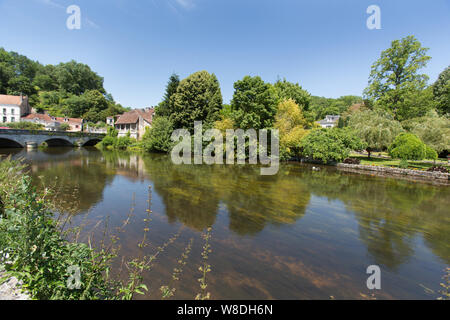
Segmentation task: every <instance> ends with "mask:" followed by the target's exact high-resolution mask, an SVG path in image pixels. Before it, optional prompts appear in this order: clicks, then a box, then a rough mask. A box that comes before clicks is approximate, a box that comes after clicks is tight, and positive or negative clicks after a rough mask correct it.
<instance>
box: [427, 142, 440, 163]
mask: <svg viewBox="0 0 450 320" xmlns="http://www.w3.org/2000/svg"><path fill="white" fill-rule="evenodd" d="M437 158H438V154H437V152H436V150H434V149H433V148H431V147H430V146H427V145H425V159H429V160H437Z"/></svg>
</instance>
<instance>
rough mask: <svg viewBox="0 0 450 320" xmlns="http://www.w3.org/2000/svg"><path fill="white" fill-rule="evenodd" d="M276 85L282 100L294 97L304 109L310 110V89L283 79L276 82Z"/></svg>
mask: <svg viewBox="0 0 450 320" xmlns="http://www.w3.org/2000/svg"><path fill="white" fill-rule="evenodd" d="M274 87H275V89H276V90H277V93H278V98H279V99H280V102H282V101H284V100H289V99H292V100H293V101H294V102H295V103H296V104H297V105H298V106H299V107H300V108H301V110H302V111H308V109H309V103H310V99H311V95H310V94H309V93H308V91H306V90H303V88H302V87H301V86H300V85H299V84H298V83H292V82H289V81H286V79H283V80H278V81H277V82H275V84H274Z"/></svg>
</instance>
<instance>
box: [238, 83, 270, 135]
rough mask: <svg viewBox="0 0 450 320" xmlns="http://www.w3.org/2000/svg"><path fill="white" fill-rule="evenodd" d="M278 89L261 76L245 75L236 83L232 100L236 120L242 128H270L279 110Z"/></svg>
mask: <svg viewBox="0 0 450 320" xmlns="http://www.w3.org/2000/svg"><path fill="white" fill-rule="evenodd" d="M277 102H278V95H277V90H276V89H275V88H274V87H273V86H272V85H271V84H270V83H265V82H264V81H263V80H262V79H261V78H260V77H258V76H256V77H250V76H245V77H244V78H243V79H242V80H238V81H236V82H235V83H234V95H233V99H232V100H231V108H232V110H233V117H234V122H235V124H236V126H237V127H238V128H241V129H249V128H253V129H256V130H257V129H262V128H270V127H272V125H273V121H274V117H275V114H276V112H277Z"/></svg>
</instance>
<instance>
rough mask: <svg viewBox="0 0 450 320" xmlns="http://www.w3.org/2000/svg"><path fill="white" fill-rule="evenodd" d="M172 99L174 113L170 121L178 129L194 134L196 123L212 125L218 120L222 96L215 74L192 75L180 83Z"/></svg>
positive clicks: (204, 72)
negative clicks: (184, 129) (187, 130)
mask: <svg viewBox="0 0 450 320" xmlns="http://www.w3.org/2000/svg"><path fill="white" fill-rule="evenodd" d="M172 98H173V108H174V111H173V112H172V113H171V114H170V120H171V121H172V122H173V126H174V128H176V129H180V128H186V129H189V130H191V131H192V132H193V129H194V121H203V122H204V124H205V125H208V124H210V125H212V124H213V123H214V121H216V120H218V117H219V116H218V113H219V111H220V109H221V108H222V94H221V92H220V86H219V81H218V80H217V78H216V76H215V75H214V74H210V73H208V72H207V71H199V72H196V73H194V74H191V75H190V76H189V77H187V78H186V79H183V80H182V81H181V82H180V84H179V86H178V88H177V91H176V93H175V94H174V95H173V96H172Z"/></svg>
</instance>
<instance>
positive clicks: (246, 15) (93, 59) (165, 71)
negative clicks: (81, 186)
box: [0, 0, 450, 108]
mask: <svg viewBox="0 0 450 320" xmlns="http://www.w3.org/2000/svg"><path fill="white" fill-rule="evenodd" d="M72 4H75V5H78V6H79V7H80V9H81V14H82V25H81V29H80V30H69V29H67V28H66V20H67V18H68V17H69V14H67V13H66V8H67V7H68V6H69V5H72ZM372 4H376V5H378V6H380V8H381V24H382V29H381V30H369V29H368V28H367V27H366V20H367V18H368V16H369V15H368V14H367V13H366V9H367V7H368V6H369V5H372ZM0 12H2V15H1V17H2V18H1V19H0V47H4V48H5V49H6V50H8V51H16V52H19V53H21V54H24V55H26V56H28V57H29V58H32V59H33V60H38V61H40V62H41V63H44V64H57V63H59V62H66V61H69V60H72V59H74V60H77V61H79V62H83V63H86V64H88V65H89V66H90V67H91V68H92V69H93V70H94V71H96V72H97V73H98V74H99V75H101V76H103V77H104V78H105V88H106V90H107V91H108V92H110V93H112V95H113V96H114V98H115V100H116V101H118V102H120V103H122V104H123V105H124V106H130V107H135V108H142V107H146V106H152V105H156V104H157V103H159V102H160V101H161V98H162V96H163V94H164V88H165V86H166V83H167V80H168V78H169V76H170V74H171V73H172V72H177V73H178V74H179V75H180V76H181V78H184V77H186V76H188V75H189V74H191V73H193V72H195V71H199V70H207V71H209V72H212V73H215V74H216V75H217V77H218V79H219V81H220V84H221V88H222V94H223V97H224V102H225V103H228V102H229V101H230V99H231V98H232V95H233V83H234V82H235V81H236V80H238V79H242V78H243V77H244V76H245V75H259V76H261V77H262V78H263V79H264V80H265V81H268V82H274V81H276V79H277V78H278V77H280V78H286V79H287V80H289V81H292V82H298V83H299V84H300V85H301V86H302V87H303V88H304V89H306V90H308V91H309V92H310V93H311V94H313V95H320V96H326V97H339V96H341V95H348V94H354V95H361V94H362V90H363V89H364V88H365V86H366V85H367V78H368V75H369V72H370V66H371V64H372V63H373V62H374V61H375V60H376V59H377V58H378V57H379V55H380V52H381V51H382V50H384V49H386V48H387V47H389V45H390V42H391V41H392V40H394V39H400V38H402V37H405V36H407V35H410V34H413V35H415V36H416V37H417V38H418V39H419V40H420V41H421V42H422V44H423V45H424V46H426V47H428V48H430V51H429V52H428V54H429V55H430V56H431V57H432V58H433V59H432V60H431V62H430V63H429V64H428V66H427V68H426V69H425V70H424V72H425V73H427V74H428V75H429V76H430V81H434V80H435V79H436V78H437V76H438V74H439V73H440V72H441V71H442V70H443V69H444V68H445V67H447V66H448V65H450V0H433V1H417V0H395V1H392V0H383V1H374V0H369V1H366V0H339V1H336V0H333V1H331V0H328V1H325V0H314V1H313V0H308V1H302V0H270V1H269V0H257V1H256V0H0Z"/></svg>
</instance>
